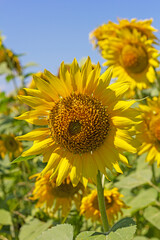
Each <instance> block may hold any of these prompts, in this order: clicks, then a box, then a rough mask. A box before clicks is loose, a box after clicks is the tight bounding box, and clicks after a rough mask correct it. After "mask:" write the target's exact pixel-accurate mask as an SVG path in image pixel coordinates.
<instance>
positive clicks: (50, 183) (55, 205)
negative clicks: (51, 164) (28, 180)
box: [30, 170, 86, 217]
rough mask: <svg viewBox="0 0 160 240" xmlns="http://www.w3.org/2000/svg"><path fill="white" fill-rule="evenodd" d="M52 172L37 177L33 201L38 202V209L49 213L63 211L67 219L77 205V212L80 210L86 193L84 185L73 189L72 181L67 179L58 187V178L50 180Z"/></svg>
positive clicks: (79, 184)
mask: <svg viewBox="0 0 160 240" xmlns="http://www.w3.org/2000/svg"><path fill="white" fill-rule="evenodd" d="M51 175H52V170H50V171H49V172H48V173H46V174H45V175H44V176H43V177H42V176H41V174H36V175H33V176H32V177H34V176H37V179H36V183H35V188H34V190H33V193H32V194H33V197H30V199H32V200H38V202H37V204H36V207H37V208H42V209H44V210H45V211H46V212H48V213H52V214H54V213H55V212H56V211H57V210H58V209H61V211H62V216H63V217H65V216H67V214H68V213H69V211H70V210H71V207H72V203H74V204H75V206H76V208H77V210H79V208H80V203H81V199H82V196H83V194H84V192H85V191H86V190H85V189H84V186H83V185H82V183H80V182H79V183H78V185H77V186H76V187H73V185H72V183H71V180H70V178H69V177H67V178H66V179H65V180H64V181H63V182H62V184H61V185H60V186H58V187H57V186H56V178H53V179H51V180H50V176H51Z"/></svg>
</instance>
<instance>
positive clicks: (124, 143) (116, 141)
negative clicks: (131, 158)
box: [114, 136, 137, 153]
mask: <svg viewBox="0 0 160 240" xmlns="http://www.w3.org/2000/svg"><path fill="white" fill-rule="evenodd" d="M114 144H115V146H116V147H118V148H120V149H122V150H124V151H128V152H132V153H136V152H137V149H136V148H134V147H133V146H132V145H131V144H129V143H128V142H127V141H124V140H123V139H122V138H120V137H117V136H115V138H114Z"/></svg>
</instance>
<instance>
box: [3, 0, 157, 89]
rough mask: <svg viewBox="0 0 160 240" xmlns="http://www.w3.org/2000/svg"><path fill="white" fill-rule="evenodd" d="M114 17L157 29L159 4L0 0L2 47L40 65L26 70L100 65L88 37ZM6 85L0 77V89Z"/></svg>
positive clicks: (122, 0) (145, 0)
mask: <svg viewBox="0 0 160 240" xmlns="http://www.w3.org/2000/svg"><path fill="white" fill-rule="evenodd" d="M117 17H119V18H128V19H131V18H137V19H146V18H147V19H150V18H153V20H154V21H153V26H154V27H155V28H157V29H160V0H152V1H151V0H130V1H129V0H102V1H101V0H97V1H96V0H92V1H91V0H81V1H79V0H0V31H2V35H5V36H6V39H5V42H4V43H5V45H6V46H7V47H8V48H10V49H12V50H13V51H14V52H15V53H26V56H23V57H21V61H22V63H23V64H25V63H27V62H31V61H33V62H36V63H37V64H39V66H38V67H36V68H33V69H31V71H32V70H34V71H40V70H41V71H42V70H43V69H44V68H46V69H48V70H50V71H51V72H52V73H54V74H56V73H57V69H58V67H59V65H60V63H61V62H62V61H63V60H64V61H65V62H66V63H69V62H72V61H73V58H74V57H76V58H77V60H78V61H79V60H80V59H81V58H82V57H86V56H90V57H91V60H92V61H93V62H95V63H97V62H98V61H99V62H100V63H103V59H102V58H101V56H100V55H99V54H98V51H97V50H93V49H92V45H91V44H90V43H89V40H88V34H89V32H91V31H92V30H93V29H94V28H96V27H97V26H99V25H101V24H103V23H105V22H108V20H111V21H114V22H117ZM158 35H159V33H158ZM4 84H5V85H4ZM11 85H12V84H11ZM11 85H10V86H9V85H8V84H7V83H5V81H4V80H3V79H2V77H1V78H0V89H1V90H2V89H3V90H4V89H10V88H12V86H11Z"/></svg>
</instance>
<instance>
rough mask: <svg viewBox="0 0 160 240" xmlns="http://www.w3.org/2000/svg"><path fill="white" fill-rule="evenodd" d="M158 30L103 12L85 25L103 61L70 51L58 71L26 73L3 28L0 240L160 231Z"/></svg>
mask: <svg viewBox="0 0 160 240" xmlns="http://www.w3.org/2000/svg"><path fill="white" fill-rule="evenodd" d="M156 32H157V29H155V28H154V27H153V26H152V20H151V19H149V20H137V19H131V20H128V19H119V20H118V22H117V23H115V22H111V21H108V22H107V23H105V24H103V25H101V26H99V27H97V28H95V29H91V32H90V34H89V39H90V43H91V44H92V45H93V51H94V53H95V54H100V55H101V57H102V58H103V60H104V61H103V62H104V64H103V66H104V67H103V68H102V66H101V65H100V64H99V63H93V62H92V61H91V58H90V57H88V58H86V59H85V60H84V59H83V60H82V61H80V62H77V60H76V58H74V59H73V61H72V62H71V63H65V62H62V63H61V65H60V66H59V69H57V72H56V73H55V72H52V73H51V72H50V71H48V70H46V69H45V70H44V72H37V73H33V72H32V70H31V65H29V64H27V65H23V64H22V63H21V59H22V58H23V55H20V54H16V53H15V52H14V51H13V50H11V49H8V48H7V46H6V45H5V41H4V38H3V36H2V35H0V75H1V76H0V77H1V78H4V79H5V80H6V81H7V82H8V84H10V83H11V82H12V83H13V85H14V91H12V92H10V93H6V92H5V91H1V90H0V240H44V239H45V240H73V239H75V240H132V239H133V240H149V239H150V240H159V239H160V168H159V167H160V68H159V67H160V62H159V50H158V48H159V39H158V38H157V36H156ZM75 57H76V56H75ZM82 57H83V56H82ZM28 79H29V83H28Z"/></svg>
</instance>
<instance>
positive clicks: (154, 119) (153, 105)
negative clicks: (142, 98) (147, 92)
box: [137, 97, 160, 167]
mask: <svg viewBox="0 0 160 240" xmlns="http://www.w3.org/2000/svg"><path fill="white" fill-rule="evenodd" d="M139 108H140V111H141V112H142V120H143V121H142V123H141V124H140V125H139V126H138V127H137V130H138V131H139V132H140V133H139V134H137V139H139V141H140V142H141V144H142V145H141V146H140V149H139V151H138V154H139V155H141V154H143V153H145V152H148V154H147V157H146V161H147V162H149V163H150V164H152V163H154V162H155V161H157V166H158V167H159V166H160V97H154V98H153V99H147V105H145V104H144V105H143V104H140V105H139ZM141 131H142V132H141Z"/></svg>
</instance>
